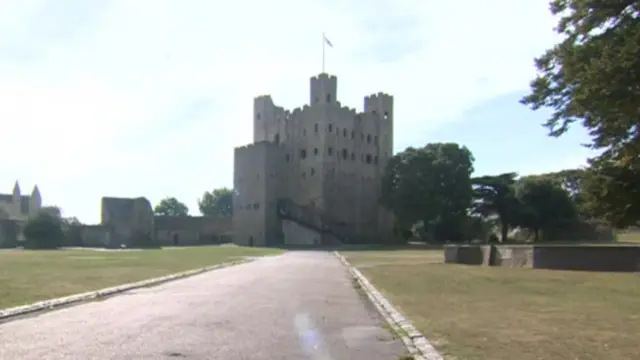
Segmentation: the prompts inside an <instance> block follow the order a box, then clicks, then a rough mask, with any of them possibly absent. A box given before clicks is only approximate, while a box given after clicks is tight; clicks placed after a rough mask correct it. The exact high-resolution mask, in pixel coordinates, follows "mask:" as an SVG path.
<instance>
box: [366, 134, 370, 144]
mask: <svg viewBox="0 0 640 360" xmlns="http://www.w3.org/2000/svg"><path fill="white" fill-rule="evenodd" d="M367 144H371V135H367Z"/></svg>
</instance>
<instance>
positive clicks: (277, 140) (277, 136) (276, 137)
mask: <svg viewBox="0 0 640 360" xmlns="http://www.w3.org/2000/svg"><path fill="white" fill-rule="evenodd" d="M273 141H275V142H276V144H279V143H280V134H276V136H274V137H273Z"/></svg>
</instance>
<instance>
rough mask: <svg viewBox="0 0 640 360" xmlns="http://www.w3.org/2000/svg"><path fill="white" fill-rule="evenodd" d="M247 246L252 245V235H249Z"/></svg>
mask: <svg viewBox="0 0 640 360" xmlns="http://www.w3.org/2000/svg"><path fill="white" fill-rule="evenodd" d="M249 246H253V236H249Z"/></svg>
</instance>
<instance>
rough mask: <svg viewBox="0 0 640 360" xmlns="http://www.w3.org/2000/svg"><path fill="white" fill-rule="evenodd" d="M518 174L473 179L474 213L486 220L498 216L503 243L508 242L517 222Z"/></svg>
mask: <svg viewBox="0 0 640 360" xmlns="http://www.w3.org/2000/svg"><path fill="white" fill-rule="evenodd" d="M517 176H518V175H517V174H516V173H505V174H500V175H493V176H490V175H487V176H480V177H476V178H473V179H472V180H471V181H472V183H473V190H474V193H473V197H474V204H473V211H474V212H475V213H476V214H479V215H481V216H482V217H484V218H487V217H490V216H496V217H497V218H498V221H499V223H500V234H501V235H500V237H501V241H502V242H505V241H506V240H507V234H508V232H509V226H510V225H512V224H513V223H514V222H515V216H516V214H517V211H518V206H519V204H518V202H517V200H516V198H515V191H514V184H515V183H516V177H517Z"/></svg>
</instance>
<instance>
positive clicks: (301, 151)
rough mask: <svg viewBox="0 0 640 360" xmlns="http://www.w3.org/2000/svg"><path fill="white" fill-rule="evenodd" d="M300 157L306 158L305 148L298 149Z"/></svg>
mask: <svg viewBox="0 0 640 360" xmlns="http://www.w3.org/2000/svg"><path fill="white" fill-rule="evenodd" d="M300 157H301V158H303V159H306V158H307V150H305V149H302V150H300Z"/></svg>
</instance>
